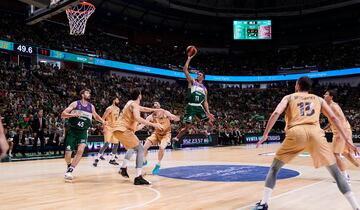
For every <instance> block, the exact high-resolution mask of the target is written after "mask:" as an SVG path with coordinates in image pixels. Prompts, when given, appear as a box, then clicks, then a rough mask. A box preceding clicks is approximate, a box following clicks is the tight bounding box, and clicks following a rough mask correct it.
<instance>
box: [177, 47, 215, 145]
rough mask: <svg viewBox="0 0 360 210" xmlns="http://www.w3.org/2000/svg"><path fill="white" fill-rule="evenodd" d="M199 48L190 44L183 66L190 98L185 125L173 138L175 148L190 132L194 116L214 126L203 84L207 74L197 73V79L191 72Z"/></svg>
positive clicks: (185, 115) (184, 120)
mask: <svg viewBox="0 0 360 210" xmlns="http://www.w3.org/2000/svg"><path fill="white" fill-rule="evenodd" d="M196 53H197V50H196V48H195V47H193V46H190V47H188V49H187V54H188V58H187V61H186V63H185V66H184V68H183V71H184V73H185V76H186V79H187V81H188V99H189V102H188V104H187V106H186V110H185V114H184V119H183V122H184V123H185V127H184V128H182V129H181V130H180V132H179V133H178V135H177V136H176V137H175V138H173V144H172V145H173V148H174V149H176V148H177V144H176V143H177V142H178V141H179V139H180V138H181V137H182V136H183V135H184V134H186V133H187V132H188V130H189V128H190V126H191V123H192V121H193V119H194V117H195V116H196V117H198V118H199V119H200V120H201V121H202V122H207V124H208V126H209V128H211V127H212V126H213V124H212V121H213V120H214V115H213V114H211V113H210V111H209V103H208V100H207V95H208V92H207V89H206V87H205V85H204V84H203V81H204V80H205V75H204V74H203V73H202V72H198V73H197V77H196V79H194V78H192V77H191V75H190V73H189V64H190V61H191V59H192V58H193V57H194V56H195V55H196Z"/></svg>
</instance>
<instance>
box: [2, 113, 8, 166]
mask: <svg viewBox="0 0 360 210" xmlns="http://www.w3.org/2000/svg"><path fill="white" fill-rule="evenodd" d="M8 149H9V145H8V143H7V141H6V138H5V133H4V127H3V125H2V122H1V118H0V160H1V159H2V158H3V157H5V156H6V152H7V151H8Z"/></svg>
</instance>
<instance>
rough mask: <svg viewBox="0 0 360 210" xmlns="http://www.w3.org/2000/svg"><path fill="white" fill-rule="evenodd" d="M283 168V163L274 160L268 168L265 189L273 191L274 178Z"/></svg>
mask: <svg viewBox="0 0 360 210" xmlns="http://www.w3.org/2000/svg"><path fill="white" fill-rule="evenodd" d="M283 166H284V162H282V161H280V160H277V159H274V161H273V163H272V164H271V166H270V169H269V172H268V174H267V176H266V181H265V187H268V188H271V189H274V187H275V184H276V177H277V175H278V173H279V171H280V169H281V167H283Z"/></svg>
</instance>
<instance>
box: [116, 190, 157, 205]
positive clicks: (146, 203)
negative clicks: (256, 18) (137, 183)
mask: <svg viewBox="0 0 360 210" xmlns="http://www.w3.org/2000/svg"><path fill="white" fill-rule="evenodd" d="M138 188H141V189H148V190H151V191H153V192H155V193H156V197H155V198H153V199H151V200H150V201H147V202H145V203H142V204H137V205H134V206H128V207H124V208H120V209H118V210H126V209H136V208H140V207H144V206H146V205H149V204H150V203H153V202H155V201H157V200H159V199H160V198H161V193H160V192H159V191H158V190H155V189H153V188H151V187H138Z"/></svg>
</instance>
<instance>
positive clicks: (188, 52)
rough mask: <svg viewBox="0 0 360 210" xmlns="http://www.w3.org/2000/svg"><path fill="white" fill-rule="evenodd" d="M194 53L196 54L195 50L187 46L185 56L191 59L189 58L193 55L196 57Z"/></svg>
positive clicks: (193, 47)
mask: <svg viewBox="0 0 360 210" xmlns="http://www.w3.org/2000/svg"><path fill="white" fill-rule="evenodd" d="M196 53H197V49H196V47H195V46H192V45H191V46H188V47H187V48H186V54H187V56H189V57H191V56H194V55H196Z"/></svg>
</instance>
